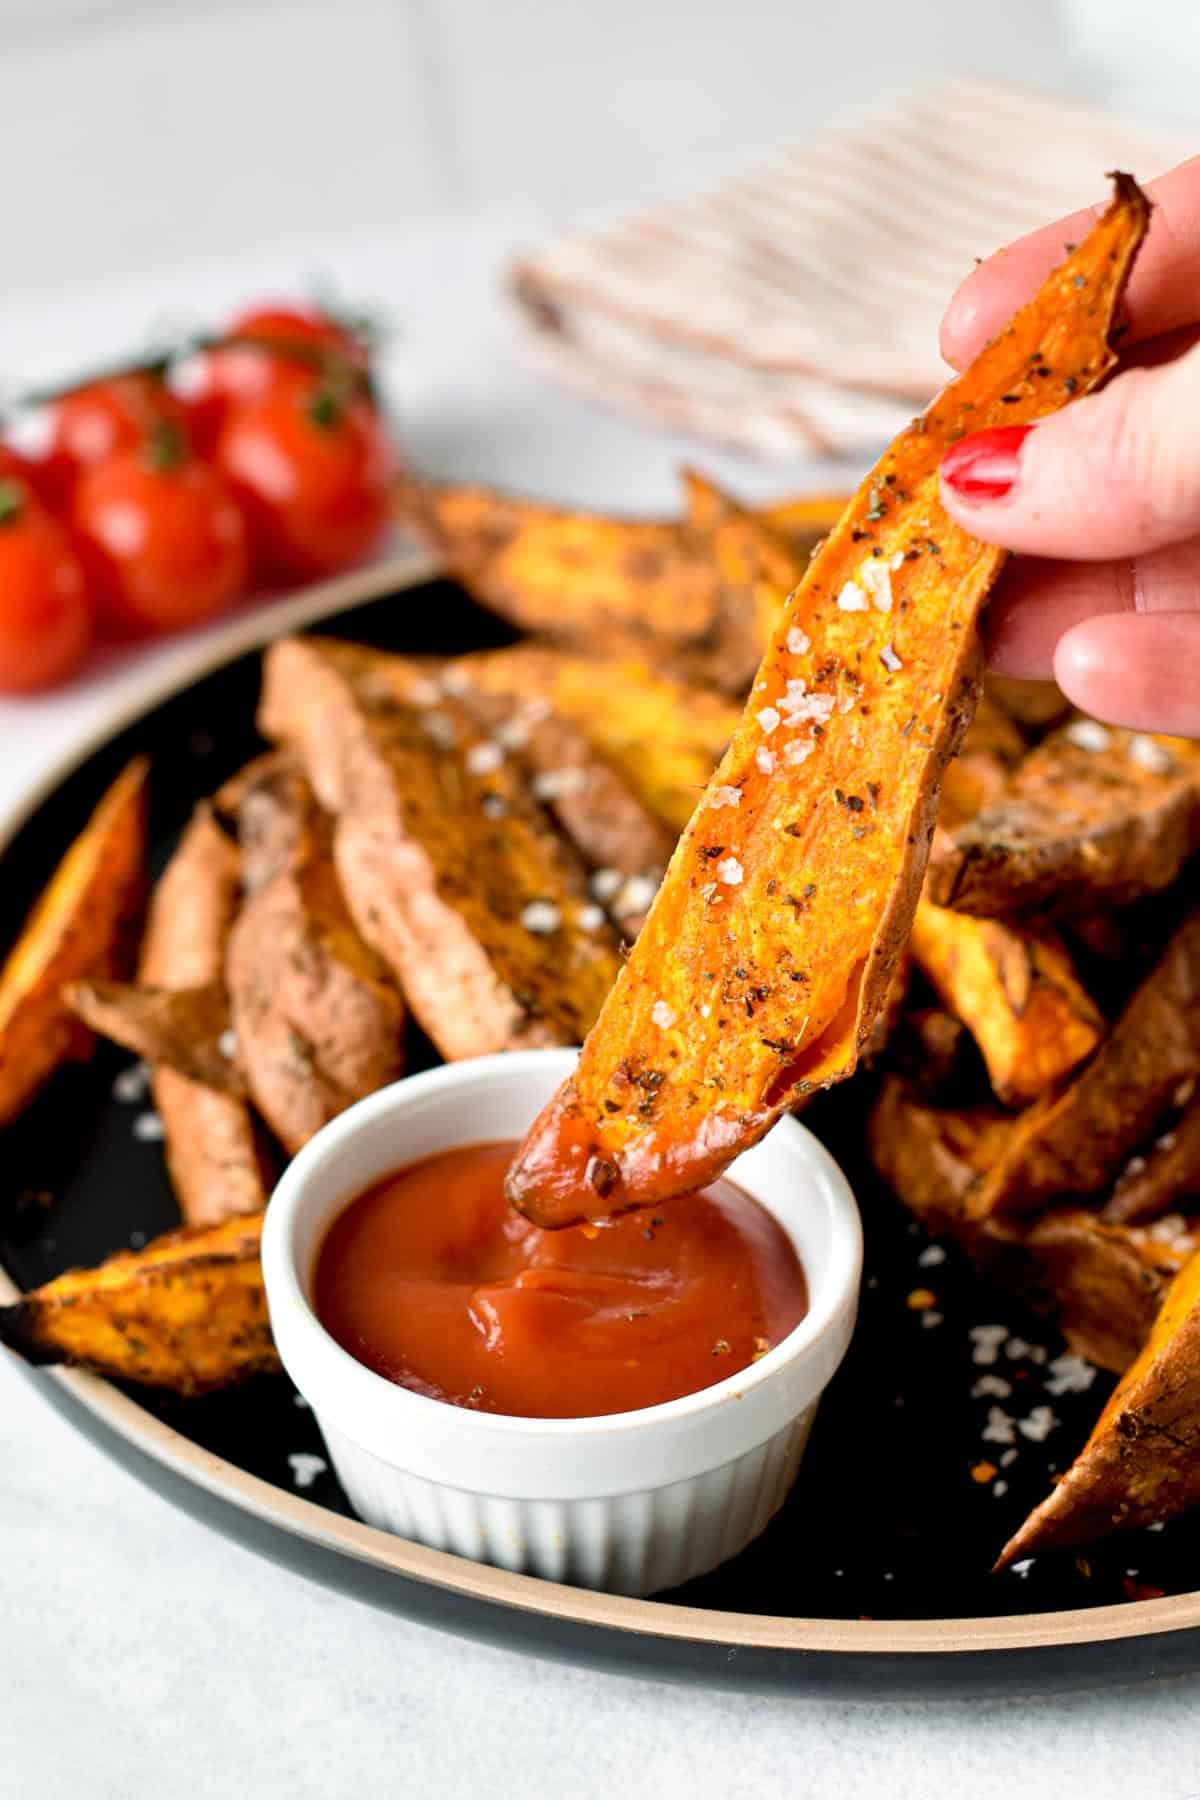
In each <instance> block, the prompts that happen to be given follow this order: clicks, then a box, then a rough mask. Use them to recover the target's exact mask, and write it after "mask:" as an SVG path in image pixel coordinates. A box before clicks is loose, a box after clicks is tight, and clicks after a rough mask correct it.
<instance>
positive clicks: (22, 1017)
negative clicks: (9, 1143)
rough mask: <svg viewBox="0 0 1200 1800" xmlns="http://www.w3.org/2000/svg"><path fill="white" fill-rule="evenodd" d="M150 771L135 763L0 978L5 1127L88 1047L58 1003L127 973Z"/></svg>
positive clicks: (80, 840) (1, 1116)
mask: <svg viewBox="0 0 1200 1800" xmlns="http://www.w3.org/2000/svg"><path fill="white" fill-rule="evenodd" d="M147 769H148V765H147V764H146V762H145V760H144V759H143V758H141V757H139V758H138V759H137V760H136V761H134V762H131V763H130V764H129V766H128V768H126V769H125V770H124V771H123V772H122V773H121V774H120V775H119V776H118V777H117V779H116V781H115V782H114V783H113V785H112V786H111V787H110V788H109V790H108V792H107V794H105V796H104V798H103V799H102V800H101V802H100V804H99V806H98V807H97V808H96V810H95V812H94V813H93V814H92V816H91V818H90V820H89V821H88V823H87V825H86V826H85V827H84V829H83V831H82V833H81V834H80V836H79V837H77V838H76V840H75V842H74V843H73V844H72V845H71V848H70V849H69V850H68V851H67V854H66V855H65V856H64V857H63V860H62V862H61V863H60V864H59V865H58V868H57V869H56V870H55V872H54V875H53V877H52V878H51V880H50V883H49V885H48V886H47V888H46V891H45V893H44V894H43V895H42V897H41V899H40V900H39V901H38V903H37V905H36V906H35V907H34V909H33V911H32V912H31V913H30V915H29V918H28V919H27V920H26V922H25V925H24V927H23V928H22V931H21V935H20V937H19V938H18V939H17V941H16V943H15V944H14V946H13V948H12V950H11V951H10V952H9V955H8V958H7V960H6V961H5V963H4V966H3V969H0V1126H3V1125H7V1124H9V1123H10V1122H11V1121H12V1120H13V1119H15V1118H16V1116H17V1115H18V1113H20V1112H21V1111H22V1110H23V1109H24V1107H26V1106H27V1105H28V1104H29V1102H30V1100H32V1099H33V1097H34V1095H35V1094H36V1093H37V1092H38V1091H39V1089H40V1088H41V1087H42V1086H43V1085H44V1083H45V1082H46V1081H47V1080H48V1079H49V1078H50V1076H51V1075H52V1074H53V1073H54V1071H55V1069H57V1068H58V1067H59V1065H60V1064H61V1063H63V1062H65V1061H67V1060H68V1059H69V1058H70V1057H72V1056H76V1055H79V1054H80V1053H81V1052H86V1049H87V1046H88V1045H89V1044H90V1042H91V1040H90V1038H89V1037H88V1035H87V1033H86V1032H85V1031H84V1029H83V1028H82V1026H81V1025H80V1024H79V1021H78V1020H77V1019H76V1018H75V1016H74V1015H73V1013H72V1012H71V1010H70V1008H69V1007H68V1006H67V1005H66V1003H65V1002H64V1001H63V999H62V995H61V989H62V986H63V983H64V982H67V981H72V980H75V979H78V978H79V977H81V976H85V975H101V976H107V975H115V974H118V973H121V972H122V971H121V970H120V968H119V966H118V965H119V963H120V961H121V956H122V952H123V949H124V947H125V945H124V940H125V936H126V934H127V929H128V927H129V924H130V922H131V919H132V918H133V916H134V915H135V914H136V912H137V909H138V906H139V904H140V901H141V898H142V893H143V888H144V883H145V874H144V861H145V851H146V775H147Z"/></svg>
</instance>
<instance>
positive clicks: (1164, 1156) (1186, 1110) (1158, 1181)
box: [1104, 1096, 1200, 1225]
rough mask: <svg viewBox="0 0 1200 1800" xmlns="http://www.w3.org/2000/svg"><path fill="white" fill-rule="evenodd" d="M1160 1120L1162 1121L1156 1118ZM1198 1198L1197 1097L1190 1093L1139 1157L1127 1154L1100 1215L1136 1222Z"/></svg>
mask: <svg viewBox="0 0 1200 1800" xmlns="http://www.w3.org/2000/svg"><path fill="white" fill-rule="evenodd" d="M1160 1123H1161V1121H1160ZM1197 1198H1200V1096H1194V1097H1193V1098H1192V1100H1191V1101H1190V1102H1189V1103H1188V1104H1187V1105H1186V1106H1184V1107H1183V1109H1182V1110H1181V1111H1180V1113H1179V1115H1178V1117H1177V1118H1175V1119H1174V1120H1172V1121H1170V1122H1169V1123H1168V1124H1167V1125H1166V1126H1165V1128H1164V1130H1162V1131H1161V1132H1160V1133H1159V1135H1158V1137H1156V1138H1155V1140H1154V1142H1153V1143H1152V1144H1150V1145H1148V1146H1147V1148H1146V1152H1145V1154H1144V1155H1142V1156H1132V1157H1130V1159H1129V1161H1128V1162H1127V1163H1126V1165H1125V1167H1124V1169H1123V1170H1122V1171H1121V1173H1120V1175H1119V1176H1118V1177H1117V1181H1116V1185H1115V1186H1114V1188H1113V1191H1112V1193H1111V1195H1110V1196H1109V1198H1108V1200H1107V1201H1106V1202H1105V1206H1104V1217H1105V1218H1106V1219H1109V1220H1111V1221H1112V1222H1113V1223H1114V1224H1117V1225H1140V1224H1142V1223H1143V1222H1144V1221H1146V1220H1149V1219H1157V1218H1160V1217H1161V1216H1162V1214H1163V1213H1167V1212H1174V1211H1176V1210H1178V1208H1179V1207H1180V1205H1181V1204H1182V1203H1183V1202H1185V1201H1189V1200H1195V1199H1197Z"/></svg>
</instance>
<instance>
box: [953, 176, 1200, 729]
mask: <svg viewBox="0 0 1200 1800" xmlns="http://www.w3.org/2000/svg"><path fill="white" fill-rule="evenodd" d="M1147 191H1148V192H1149V194H1150V196H1151V197H1152V199H1153V200H1154V203H1155V210H1154V212H1153V214H1152V216H1151V220H1150V230H1149V233H1148V235H1147V239H1146V243H1145V246H1144V248H1143V250H1142V253H1141V255H1140V256H1139V258H1138V261H1137V263H1136V265H1135V267H1134V272H1133V276H1132V278H1131V280H1130V284H1129V290H1128V293H1127V295H1126V299H1125V322H1126V323H1127V327H1128V329H1127V331H1126V333H1125V335H1124V337H1123V338H1122V340H1121V342H1122V349H1123V351H1126V352H1128V351H1129V349H1130V347H1131V346H1132V347H1133V350H1132V356H1131V357H1130V356H1128V355H1127V356H1126V358H1125V360H1126V362H1127V363H1128V362H1129V361H1132V362H1133V363H1134V364H1135V365H1136V366H1134V367H1126V368H1125V369H1124V371H1123V372H1122V373H1121V374H1119V375H1117V376H1116V377H1115V378H1114V379H1113V380H1112V381H1111V382H1109V383H1108V385H1107V386H1106V387H1104V388H1102V389H1101V390H1100V391H1099V392H1098V393H1096V394H1093V395H1089V396H1088V397H1086V398H1084V399H1081V400H1079V401H1077V402H1075V403H1074V404H1073V405H1071V406H1068V407H1066V408H1065V409H1064V410H1063V411H1062V412H1060V413H1056V414H1053V415H1052V416H1051V417H1049V418H1047V419H1045V420H1043V421H1042V422H1041V423H1040V424H1038V425H1036V426H1034V427H1028V426H1015V427H1001V428H999V429H997V430H992V431H981V432H977V433H975V434H973V435H971V436H968V437H965V438H962V439H960V441H959V442H958V443H957V444H955V445H953V446H952V448H951V449H950V450H949V451H948V452H947V453H946V455H945V457H944V458H943V459H942V467H941V489H942V501H943V504H944V505H945V507H946V510H947V512H949V513H950V514H952V516H953V517H954V518H955V519H956V520H957V521H958V523H959V524H960V525H962V526H964V527H965V528H966V529H967V530H968V531H970V532H972V533H973V534H974V535H975V536H976V537H980V538H984V539H986V540H987V541H988V542H990V543H994V544H1003V545H1004V546H1006V547H1007V548H1008V549H1010V550H1015V551H1018V552H1020V553H1021V560H1019V561H1017V562H1014V563H1012V564H1010V565H1009V567H1008V569H1007V570H1006V572H1005V576H1004V578H1003V580H1002V582H1001V585H1000V587H999V588H998V590H997V593H996V597H995V599H994V601H993V603H992V605H991V606H990V607H989V609H988V615H987V635H988V656H989V661H990V662H991V664H992V666H993V667H995V668H997V669H1000V670H1002V671H1004V672H1005V673H1006V674H1010V675H1023V676H1029V677H1040V678H1046V677H1049V676H1050V675H1053V676H1054V677H1055V679H1056V680H1057V681H1058V683H1059V685H1060V686H1061V687H1062V689H1063V691H1064V692H1065V693H1066V694H1067V696H1068V697H1069V698H1070V699H1071V700H1073V701H1074V702H1075V704H1076V705H1077V706H1079V707H1081V708H1083V710H1084V711H1086V712H1089V713H1093V714H1095V715H1096V716H1097V717H1098V718H1102V719H1107V720H1109V721H1111V722H1112V723H1113V724H1117V725H1128V726H1132V727H1134V728H1135V729H1138V730H1143V731H1162V732H1173V733H1177V734H1179V735H1183V736H1193V737H1200V156H1198V157H1193V158H1192V159H1191V160H1190V161H1188V162H1186V163H1181V164H1180V166H1179V167H1178V168H1177V169H1174V170H1172V171H1171V172H1170V173H1169V174H1168V175H1165V176H1163V177H1162V179H1161V180H1159V181H1157V182H1154V183H1152V184H1151V185H1150V186H1149V188H1148V190H1147ZM1101 210H1103V209H1102V208H1099V207H1098V208H1097V209H1096V210H1095V212H1084V213H1076V214H1074V215H1073V216H1072V217H1070V218H1068V219H1064V220H1062V221H1060V222H1059V223H1058V224H1056V225H1051V226H1048V227H1046V228H1045V229H1044V230H1042V231H1037V232H1034V233H1033V234H1032V235H1031V236H1029V237H1026V238H1022V239H1021V240H1020V241H1019V242H1018V243H1016V244H1014V245H1012V246H1011V247H1010V248H1009V249H1007V250H1002V251H1000V252H999V253H998V254H997V255H995V256H993V257H990V258H989V259H988V261H986V262H984V263H982V264H981V265H980V267H979V268H978V269H976V270H975V271H974V273H973V274H972V275H970V276H968V278H967V280H966V281H964V282H963V284H962V286H961V287H960V288H959V290H958V292H957V293H956V294H955V296H954V298H953V300H952V301H951V302H950V305H949V308H948V309H947V312H946V316H945V318H944V320H943V322H942V352H943V355H944V356H945V357H946V359H947V361H949V362H950V363H952V364H953V365H954V366H955V367H956V368H961V367H962V366H963V365H964V364H965V363H967V362H969V361H970V360H971V358H972V357H973V356H974V355H975V354H976V353H977V351H979V350H980V349H982V347H983V345H984V344H985V342H986V341H987V339H988V338H989V337H991V336H992V335H993V334H994V333H995V332H997V331H999V330H1000V329H1001V328H1002V327H1003V326H1004V325H1005V324H1006V323H1007V321H1008V319H1009V318H1010V317H1011V315H1012V314H1013V313H1014V312H1015V311H1016V309H1017V307H1018V306H1020V305H1021V303H1022V302H1023V301H1024V300H1026V299H1028V298H1029V296H1030V295H1031V294H1032V293H1033V292H1034V290H1035V289H1036V287H1037V286H1038V284H1039V282H1040V281H1041V280H1042V279H1043V277H1044V276H1045V275H1046V274H1047V273H1048V272H1049V271H1050V269H1052V268H1053V267H1054V266H1055V265H1056V264H1057V263H1059V262H1061V261H1062V258H1063V255H1064V245H1065V244H1068V243H1072V242H1077V241H1078V240H1079V239H1081V238H1082V237H1083V236H1084V235H1085V234H1086V232H1087V230H1088V228H1089V226H1090V225H1091V224H1092V223H1093V221H1094V219H1095V217H1096V216H1097V214H1098V213H1099V212H1100V211H1101Z"/></svg>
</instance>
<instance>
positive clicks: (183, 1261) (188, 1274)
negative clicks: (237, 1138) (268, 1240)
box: [0, 1218, 279, 1394]
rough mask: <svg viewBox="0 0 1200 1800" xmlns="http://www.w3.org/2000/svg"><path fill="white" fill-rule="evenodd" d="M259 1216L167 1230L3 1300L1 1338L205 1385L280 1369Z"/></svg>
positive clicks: (160, 1381) (134, 1375)
mask: <svg viewBox="0 0 1200 1800" xmlns="http://www.w3.org/2000/svg"><path fill="white" fill-rule="evenodd" d="M261 1230H262V1221H261V1219H259V1218H249V1219H228V1220H226V1221H225V1222H224V1223H223V1224H220V1225H210V1226H206V1227H203V1228H199V1229H197V1228H192V1229H188V1230H183V1231H173V1232H170V1233H169V1234H168V1235H167V1236H166V1237H160V1238H156V1239H155V1240H154V1241H153V1242H152V1243H150V1244H147V1245H146V1247H145V1249H144V1250H123V1251H121V1252H119V1253H118V1254H117V1255H116V1256H110V1257H109V1258H108V1259H107V1261H105V1262H103V1263H101V1264H100V1265H99V1267H97V1268H95V1269H72V1270H70V1271H69V1272H68V1273H67V1274H65V1275H60V1276H59V1277H58V1278H57V1279H56V1280H54V1281H50V1282H47V1283H46V1285H45V1286H44V1287H40V1288H35V1289H33V1290H32V1291H31V1292H30V1293H27V1294H23V1295H22V1296H21V1298H20V1299H19V1300H17V1301H15V1302H14V1303H13V1305H11V1306H5V1307H0V1343H4V1344H7V1345H8V1346H9V1348H10V1349H12V1350H15V1351H17V1353H18V1354H19V1355H21V1356H23V1357H25V1358H26V1359H27V1360H28V1361H30V1362H35V1363H70V1364H72V1365H73V1366H74V1367H76V1368H82V1369H90V1370H91V1371H93V1373H95V1374H97V1375H104V1376H107V1377H108V1378H109V1379H110V1380H112V1381H132V1382H137V1383H139V1384H141V1385H142V1386H146V1387H157V1388H168V1389H170V1390H171V1391H172V1392H173V1393H177V1394H203V1393H210V1392H212V1391H213V1389H215V1388H222V1387H228V1386H230V1385H232V1384H233V1383H234V1382H237V1381H242V1380H244V1379H245V1378H246V1377H247V1376H250V1375H259V1374H266V1373H270V1372H272V1371H274V1370H276V1369H278V1368H279V1358H278V1356H277V1355H276V1352H275V1346H274V1342H273V1340H272V1337H271V1328H270V1325H269V1323H268V1320H267V1297H266V1291H265V1289H264V1287H263V1279H262V1270H261V1268H260V1265H259V1239H260V1236H261Z"/></svg>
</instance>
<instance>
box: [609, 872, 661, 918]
mask: <svg viewBox="0 0 1200 1800" xmlns="http://www.w3.org/2000/svg"><path fill="white" fill-rule="evenodd" d="M661 879H662V878H661V876H658V875H629V876H627V877H626V879H625V880H624V881H623V882H622V883H621V886H620V888H619V890H618V892H617V895H616V898H615V899H614V901H613V908H614V910H615V911H617V912H622V913H644V912H649V910H650V908H651V907H652V906H653V904H654V896H655V894H657V892H658V890H659V885H660V882H661ZM592 891H593V893H595V889H594V888H593V890H592ZM596 898H597V899H600V898H601V896H600V895H598V894H597V896H596Z"/></svg>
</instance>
